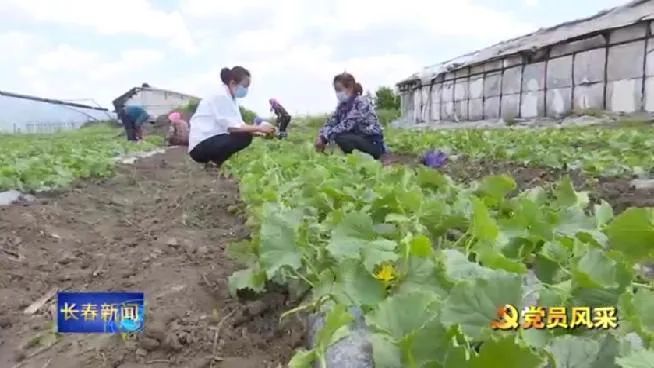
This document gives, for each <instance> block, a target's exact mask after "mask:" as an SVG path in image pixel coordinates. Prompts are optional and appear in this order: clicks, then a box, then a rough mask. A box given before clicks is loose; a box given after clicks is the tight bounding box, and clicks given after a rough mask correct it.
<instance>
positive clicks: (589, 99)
mask: <svg viewBox="0 0 654 368" xmlns="http://www.w3.org/2000/svg"><path fill="white" fill-rule="evenodd" d="M418 90H420V91H426V92H425V93H421V99H414V101H413V103H414V105H415V104H421V106H422V107H417V106H411V104H410V103H409V101H408V100H406V99H404V98H403V99H402V109H403V114H404V116H407V117H409V118H411V117H412V116H413V117H414V121H415V122H425V121H465V120H483V119H498V118H500V117H501V118H503V119H504V120H510V119H515V118H526V119H527V118H536V117H545V116H547V117H552V118H559V117H562V116H565V115H567V114H569V113H571V112H572V111H583V110H590V109H592V110H608V111H611V112H625V113H631V112H637V111H648V112H654V22H649V21H648V22H642V23H638V24H634V25H630V26H627V27H624V28H619V29H613V30H606V31H603V32H600V33H596V34H591V35H586V36H583V37H578V38H577V39H574V40H572V41H569V42H565V43H561V44H558V45H552V46H549V47H547V48H544V49H541V50H534V51H533V52H531V53H526V54H521V55H510V56H507V57H504V58H502V59H499V60H489V61H486V62H483V63H480V64H476V65H470V66H466V67H463V68H460V69H457V70H452V71H450V72H447V73H443V74H441V75H439V76H438V77H436V78H435V79H434V80H432V81H431V83H429V82H427V83H417V84H413V85H410V86H407V85H405V86H400V93H401V94H402V95H403V96H404V95H408V94H413V93H415V91H418ZM405 101H406V105H405ZM416 108H417V109H419V110H420V111H421V112H422V113H421V114H413V112H412V110H414V109H416ZM418 115H419V116H418Z"/></svg>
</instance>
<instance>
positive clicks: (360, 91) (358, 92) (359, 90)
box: [354, 82, 363, 96]
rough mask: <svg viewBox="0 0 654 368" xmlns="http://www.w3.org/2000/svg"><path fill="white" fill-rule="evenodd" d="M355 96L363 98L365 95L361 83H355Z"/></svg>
mask: <svg viewBox="0 0 654 368" xmlns="http://www.w3.org/2000/svg"><path fill="white" fill-rule="evenodd" d="M354 94H355V95H356V96H361V95H362V94H363V86H361V83H359V82H356V83H354Z"/></svg>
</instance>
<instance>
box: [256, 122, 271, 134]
mask: <svg viewBox="0 0 654 368" xmlns="http://www.w3.org/2000/svg"><path fill="white" fill-rule="evenodd" d="M257 128H258V129H257V131H258V132H259V133H263V134H266V135H268V134H273V133H274V132H275V127H273V126H270V125H267V124H262V125H258V126H257Z"/></svg>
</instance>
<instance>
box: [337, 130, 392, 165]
mask: <svg viewBox="0 0 654 368" xmlns="http://www.w3.org/2000/svg"><path fill="white" fill-rule="evenodd" d="M334 142H336V144H337V145H338V147H339V148H340V149H341V150H343V152H345V153H352V151H353V150H355V149H356V150H358V151H361V152H365V153H367V154H369V155H370V156H372V157H373V158H374V159H375V160H379V158H380V157H381V156H382V153H383V150H384V149H383V147H382V145H381V144H380V143H378V142H375V141H373V140H372V139H371V138H370V137H368V136H365V135H360V134H356V133H341V134H339V135H337V136H335V137H334Z"/></svg>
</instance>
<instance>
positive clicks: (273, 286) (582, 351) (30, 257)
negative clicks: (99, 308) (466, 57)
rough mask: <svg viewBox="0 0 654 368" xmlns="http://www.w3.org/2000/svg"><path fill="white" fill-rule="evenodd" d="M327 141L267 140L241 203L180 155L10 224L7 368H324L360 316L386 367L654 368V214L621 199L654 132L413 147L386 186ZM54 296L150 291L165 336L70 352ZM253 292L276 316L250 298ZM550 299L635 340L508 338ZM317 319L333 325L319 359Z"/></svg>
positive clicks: (74, 347)
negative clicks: (313, 325)
mask: <svg viewBox="0 0 654 368" xmlns="http://www.w3.org/2000/svg"><path fill="white" fill-rule="evenodd" d="M312 133H313V132H308V131H306V132H302V133H300V135H301V136H300V137H298V136H297V135H296V136H295V137H293V139H292V140H290V141H276V140H274V141H263V140H261V141H259V140H258V141H256V143H255V144H253V146H252V147H251V148H250V149H248V150H247V151H245V152H243V153H241V154H239V155H238V156H236V157H235V158H234V159H233V160H231V161H229V162H228V164H227V165H226V169H227V170H228V171H229V173H231V175H233V178H234V179H236V182H235V181H233V180H232V179H223V178H220V177H218V175H217V174H216V173H207V172H205V171H203V170H201V169H199V168H198V167H197V166H196V165H194V164H192V163H191V162H190V160H189V159H187V158H186V155H185V154H184V152H183V150H180V149H171V150H168V151H167V152H166V153H165V154H163V155H157V156H154V157H152V158H147V159H143V160H141V161H139V162H137V164H136V165H134V166H119V167H118V168H117V169H116V175H115V176H113V177H110V178H107V179H104V180H101V181H96V182H85V183H81V184H79V185H76V186H75V187H73V188H71V189H69V190H68V191H65V192H64V193H61V194H57V195H53V196H50V197H48V198H42V199H40V200H39V202H37V203H34V204H31V205H28V206H10V207H4V208H0V234H2V235H0V239H1V240H2V242H0V243H1V244H6V245H3V249H2V251H4V252H0V267H2V269H3V270H7V272H3V273H2V274H0V300H1V301H2V303H3V304H5V303H7V305H8V308H5V309H3V312H2V313H4V314H0V326H2V327H3V329H2V330H1V331H0V357H3V358H2V359H0V366H3V367H4V366H5V365H6V366H9V367H11V366H12V364H15V359H16V358H18V360H21V359H22V360H23V361H25V362H29V364H31V365H30V366H35V367H41V366H43V364H44V363H45V362H47V361H49V360H50V362H51V363H50V365H49V367H51V368H52V367H55V368H58V367H71V366H74V367H77V366H79V367H83V366H90V365H89V364H92V366H98V367H105V366H107V367H109V366H112V367H117V366H118V367H141V366H143V367H145V366H147V367H168V366H183V367H196V366H197V367H208V366H214V367H249V366H252V367H276V366H278V365H280V364H281V365H285V364H286V362H287V361H288V360H289V359H291V358H292V362H291V364H290V366H291V367H310V366H311V364H312V363H313V362H315V361H318V362H320V361H323V360H324V359H325V352H326V348H327V347H328V346H329V345H330V343H332V342H334V341H337V340H338V339H339V338H340V337H343V336H344V333H346V328H345V327H346V326H347V325H348V324H349V323H350V322H351V321H352V318H353V317H352V315H350V313H349V312H348V307H352V306H355V307H358V308H359V309H360V310H361V311H362V312H363V314H364V316H365V321H366V323H367V326H368V328H369V329H370V331H371V337H370V340H371V342H372V344H373V354H374V360H375V367H389V368H390V367H421V368H422V367H430V368H431V367H464V368H465V367H475V368H476V367H493V366H499V365H500V364H501V365H502V366H508V367H516V368H518V367H519V368H530V367H534V368H535V367H542V366H543V364H545V363H548V362H549V363H550V366H551V367H589V368H595V367H622V368H636V367H648V366H649V365H648V364H651V362H652V361H654V350H652V348H653V347H652V346H651V345H650V344H651V341H652V336H654V321H653V320H652V318H651V317H649V315H650V313H648V310H651V308H652V307H654V292H653V291H652V288H653V287H654V284H652V282H651V281H650V280H649V279H648V277H646V276H647V275H644V274H643V273H641V271H640V268H638V269H637V268H636V267H635V266H637V265H639V264H640V263H643V262H647V261H649V260H651V258H652V257H654V246H653V244H654V211H653V210H652V209H651V208H646V207H651V204H650V203H651V202H648V201H647V198H649V200H651V198H652V197H651V194H648V193H647V192H639V191H636V190H632V189H629V191H620V190H612V191H611V190H609V189H607V188H609V187H610V185H609V186H606V185H604V186H603V184H602V183H611V185H614V186H615V185H618V184H615V183H617V182H619V181H620V180H622V181H621V182H620V183H623V182H624V183H627V182H628V180H629V179H631V177H632V176H633V175H645V174H646V173H648V172H649V171H651V169H652V163H651V159H650V158H649V155H648V154H649V152H651V148H652V145H653V137H654V135H652V133H651V132H650V131H648V130H646V129H636V128H619V129H612V130H606V129H600V128H593V129H587V130H572V129H571V130H542V131H532V130H516V131H513V130H507V131H447V132H430V133H424V132H404V131H402V132H400V131H393V130H392V131H389V132H388V133H387V136H388V144H389V145H390V147H391V149H392V150H393V152H394V155H395V159H396V160H395V161H396V163H397V164H391V165H386V166H383V165H381V164H380V163H378V162H375V161H372V160H370V159H369V158H367V157H366V156H363V155H359V154H354V155H349V156H343V155H340V154H333V155H322V154H317V153H315V152H314V151H313V148H312V145H311V143H310V142H311V141H312ZM290 134H294V132H293V130H291V132H290ZM0 139H2V138H0ZM1 142H2V141H0V143H1ZM96 142H97V141H96ZM80 145H82V146H83V145H85V144H84V143H80ZM427 149H443V150H446V151H450V153H451V154H453V155H457V156H459V157H458V158H457V159H456V160H451V162H450V163H448V165H447V166H446V167H445V168H444V170H443V172H439V171H437V170H433V169H428V168H425V167H423V166H420V165H416V164H415V162H416V158H415V157H416V155H417V154H420V153H422V152H424V151H425V150H427ZM59 155H60V156H65V155H67V153H64V154H63V155H62V154H61V153H60V154H59ZM4 165H6V163H5V164H4ZM446 174H447V175H446ZM78 176H79V177H83V176H82V175H78ZM12 177H15V175H14V176H12ZM3 178H6V176H4V177H3V176H2V175H0V181H2V180H5V179H3ZM35 180H38V179H35ZM237 183H238V184H237ZM620 185H622V184H620ZM648 196H649V197H648ZM5 248H6V249H5ZM226 255H229V258H227V257H226ZM527 276H529V277H527ZM534 276H535V277H534ZM525 279H529V280H530V281H529V282H526V281H525ZM53 287H60V288H73V289H99V290H104V289H120V288H134V289H139V290H143V289H145V290H144V291H145V292H146V294H147V295H152V297H149V298H150V299H151V301H150V305H151V308H153V310H152V311H149V313H150V314H149V315H150V316H152V320H153V321H156V322H153V325H150V321H148V323H147V324H146V334H145V336H143V337H141V338H139V339H137V340H136V341H127V342H125V341H121V340H120V339H119V338H117V337H116V338H114V337H112V338H104V337H98V338H89V339H82V338H76V337H74V336H57V335H55V334H53V333H52V332H51V331H52V330H51V328H52V325H51V317H50V316H51V314H50V311H49V310H47V309H48V308H43V309H44V310H41V311H40V312H39V313H38V315H37V316H25V315H23V314H22V309H23V308H24V307H26V306H27V305H29V304H30V303H32V302H33V301H34V300H37V299H38V298H40V297H41V296H42V295H43V294H44V293H47V291H48V290H49V289H51V288H53ZM248 290H249V291H250V293H249V294H251V292H256V293H262V294H263V297H261V298H258V299H255V300H253V301H241V302H239V301H237V299H236V298H234V296H235V295H236V294H237V293H242V292H244V291H248ZM307 292H309V293H308V294H307ZM304 295H309V297H308V299H305V300H304V303H300V302H298V299H299V296H304ZM534 297H536V300H537V304H538V305H539V306H544V307H582V306H588V307H617V310H618V318H619V326H618V327H617V328H615V329H610V330H601V329H600V330H591V329H588V328H585V327H581V328H577V329H574V330H570V329H567V330H566V329H558V330H534V329H531V330H522V331H519V332H500V331H493V330H492V329H491V328H490V321H492V320H493V319H495V318H496V317H497V309H498V307H499V306H502V305H505V304H510V305H516V306H519V307H523V306H526V304H529V303H527V300H528V299H529V300H533V298H534ZM298 306H300V309H301V310H302V312H299V313H303V312H305V311H307V310H314V309H317V310H321V311H323V312H325V313H326V315H327V317H326V319H327V323H326V327H325V328H324V329H323V330H322V332H321V333H320V334H319V336H318V339H317V345H316V347H315V348H314V349H311V350H310V349H308V348H305V347H302V340H303V335H304V326H303V324H302V323H299V322H298V321H297V320H296V319H295V317H296V316H297V315H296V314H295V313H293V308H297V307H298ZM288 311H290V315H289V314H282V313H284V312H288ZM282 316H284V318H282V319H281V321H282V323H281V324H280V317H282ZM153 326H154V327H153ZM162 331H163V332H164V333H163V334H161V332H162ZM216 331H218V332H216ZM35 336H36V338H35ZM27 342H30V343H27ZM44 347H46V348H48V350H44V351H43V352H41V353H40V354H38V355H33V356H32V354H34V353H35V352H38V351H39V349H43V348H44ZM296 349H297V350H296ZM216 356H219V357H221V358H223V359H222V361H221V359H214V357H216ZM509 356H510V357H511V359H510V361H507V357H509ZM5 357H7V358H5ZM4 359H13V361H10V360H7V361H5V360H4ZM148 362H149V364H148ZM71 364H74V365H71ZM85 364H86V365H85ZM175 364H177V365H175ZM248 364H249V365H248Z"/></svg>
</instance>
